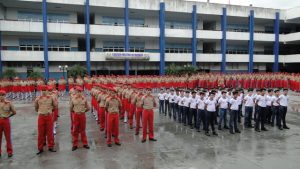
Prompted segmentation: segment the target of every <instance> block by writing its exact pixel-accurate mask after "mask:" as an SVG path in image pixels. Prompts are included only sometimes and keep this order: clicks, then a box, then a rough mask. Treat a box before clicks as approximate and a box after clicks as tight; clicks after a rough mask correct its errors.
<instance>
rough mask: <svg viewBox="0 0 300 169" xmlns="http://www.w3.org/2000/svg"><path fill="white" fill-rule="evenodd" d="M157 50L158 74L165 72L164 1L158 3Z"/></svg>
mask: <svg viewBox="0 0 300 169" xmlns="http://www.w3.org/2000/svg"><path fill="white" fill-rule="evenodd" d="M159 29H160V36H159V52H160V62H159V74H160V75H164V74H165V3H163V2H161V3H160V10H159Z"/></svg>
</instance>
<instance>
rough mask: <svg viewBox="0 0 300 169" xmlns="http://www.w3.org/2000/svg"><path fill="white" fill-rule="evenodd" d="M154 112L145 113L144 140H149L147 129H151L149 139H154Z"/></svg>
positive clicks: (147, 111) (145, 111) (146, 111)
mask: <svg viewBox="0 0 300 169" xmlns="http://www.w3.org/2000/svg"><path fill="white" fill-rule="evenodd" d="M153 118H154V112H153V110H152V109H151V110H144V111H143V140H146V138H147V129H148V128H149V139H152V138H154V131H153V130H154V124H153Z"/></svg>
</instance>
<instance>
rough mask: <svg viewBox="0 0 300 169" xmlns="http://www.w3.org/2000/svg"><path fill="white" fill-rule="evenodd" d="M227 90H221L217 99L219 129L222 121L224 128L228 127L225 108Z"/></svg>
mask: <svg viewBox="0 0 300 169" xmlns="http://www.w3.org/2000/svg"><path fill="white" fill-rule="evenodd" d="M226 94H227V92H226V91H222V93H221V97H220V98H219V100H218V104H219V107H220V110H219V112H220V118H219V125H218V126H219V127H218V129H219V130H222V123H224V129H228V127H227V109H228V101H229V100H228V98H227V97H226Z"/></svg>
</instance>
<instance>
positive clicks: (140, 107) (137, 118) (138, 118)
mask: <svg viewBox="0 0 300 169" xmlns="http://www.w3.org/2000/svg"><path fill="white" fill-rule="evenodd" d="M143 96H144V95H143V89H139V93H138V94H137V96H136V103H135V105H136V115H135V122H136V125H135V126H136V128H135V135H139V131H140V127H141V121H142V120H143V119H142V113H143V105H142V103H143V102H142V99H143Z"/></svg>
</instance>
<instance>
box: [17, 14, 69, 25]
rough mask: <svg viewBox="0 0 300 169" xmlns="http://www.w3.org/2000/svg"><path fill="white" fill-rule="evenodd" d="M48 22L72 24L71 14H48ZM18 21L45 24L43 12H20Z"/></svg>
mask: <svg viewBox="0 0 300 169" xmlns="http://www.w3.org/2000/svg"><path fill="white" fill-rule="evenodd" d="M47 16H48V18H47V22H52V23H70V15H69V14H56V13H48V15H47ZM18 20H20V21H28V22H43V15H42V12H40V13H38V12H27V11H18Z"/></svg>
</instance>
